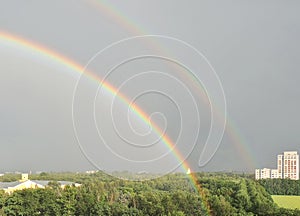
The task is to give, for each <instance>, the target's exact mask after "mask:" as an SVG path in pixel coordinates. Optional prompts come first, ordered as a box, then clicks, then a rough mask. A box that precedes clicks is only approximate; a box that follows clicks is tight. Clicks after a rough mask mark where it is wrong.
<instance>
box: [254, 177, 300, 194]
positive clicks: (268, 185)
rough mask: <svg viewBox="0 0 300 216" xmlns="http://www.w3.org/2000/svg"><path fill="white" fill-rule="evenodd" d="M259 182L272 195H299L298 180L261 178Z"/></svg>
mask: <svg viewBox="0 0 300 216" xmlns="http://www.w3.org/2000/svg"><path fill="white" fill-rule="evenodd" d="M259 183H260V184H261V185H262V186H263V187H264V188H265V189H266V191H267V192H268V193H269V194H272V195H296V196H300V180H297V181H295V180H290V179H262V180H259Z"/></svg>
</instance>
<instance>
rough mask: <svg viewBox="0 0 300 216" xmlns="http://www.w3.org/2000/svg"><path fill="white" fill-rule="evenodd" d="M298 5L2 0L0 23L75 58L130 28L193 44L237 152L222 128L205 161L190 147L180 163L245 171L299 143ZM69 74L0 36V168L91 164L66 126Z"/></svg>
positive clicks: (3, 28) (128, 33)
mask: <svg viewBox="0 0 300 216" xmlns="http://www.w3.org/2000/svg"><path fill="white" fill-rule="evenodd" d="M108 8H109V9H108ZM299 9H300V2H298V1H263V2H262V1H222V2H217V1H189V2H183V1H182V2H177V3H174V2H173V1H163V2H161V1H126V2H119V1H118V2H117V1H110V3H108V2H104V1H92V0H90V1H48V2H40V1H27V2H21V1H6V2H4V1H3V2H1V6H0V31H4V32H9V33H11V34H14V35H17V36H19V37H23V38H26V39H29V40H30V41H36V42H37V43H39V44H43V45H45V46H46V47H49V48H50V49H53V50H55V51H57V52H59V53H61V54H63V55H65V56H67V57H69V58H70V59H73V60H74V61H76V62H79V63H80V64H82V65H85V64H86V63H87V61H88V60H89V59H90V58H91V57H92V56H93V55H94V54H95V53H96V52H98V51H99V50H101V49H103V48H104V47H106V46H107V45H109V44H111V43H113V42H115V41H118V40H121V39H123V38H127V37H130V36H136V35H137V34H138V33H139V34H155V35H168V36H172V37H175V38H179V39H181V40H184V41H186V42H188V43H190V44H192V45H193V46H194V47H195V48H197V49H198V50H200V51H201V52H202V53H203V54H204V55H205V56H206V57H207V58H208V59H209V61H210V63H211V64H212V65H213V67H214V69H215V70H216V72H217V74H218V75H219V78H220V80H221V82H222V85H223V88H224V91H225V95H226V101H227V112H228V117H229V121H230V122H231V123H232V124H233V125H234V127H235V128H236V129H235V133H236V134H237V135H238V136H239V137H241V138H240V145H241V146H242V147H240V148H242V149H244V150H243V151H244V153H243V154H240V153H241V151H240V149H239V148H238V147H237V146H236V144H234V141H233V139H232V137H230V135H229V134H228V133H225V134H224V138H223V140H222V142H221V145H220V147H219V149H218V151H217V152H216V154H215V155H214V157H213V159H212V160H211V161H210V162H209V163H208V164H207V165H206V166H205V167H203V168H199V167H198V165H197V164H198V159H199V151H200V150H199V149H197V148H196V149H195V151H194V152H193V153H192V154H191V155H190V157H189V158H188V160H187V161H188V163H189V164H190V165H191V167H192V168H193V170H199V171H200V170H205V171H253V169H254V168H255V167H256V166H257V167H275V161H276V154H278V153H281V152H282V151H284V150H297V151H300V136H299V134H300V133H299V132H300V115H299V110H300V101H299V98H300V89H299V82H300V73H299V64H300V43H299V38H300V14H299ZM109 10H111V11H115V12H116V11H118V12H117V13H115V14H114V15H110V14H111V13H112V12H111V11H109ZM117 14H119V17H118V15H117ZM116 17H117V18H116ZM118 19H119V20H118ZM120 20H123V21H120ZM124 22H125V23H126V22H127V23H131V26H132V25H134V26H136V27H138V28H140V29H141V30H142V31H140V32H136V31H132V29H131V28H128V25H127V26H126V25H124ZM122 23H123V24H122ZM129 26H130V25H129ZM77 78H78V74H74V73H70V72H68V70H65V69H62V68H60V67H57V66H56V65H52V64H49V62H47V61H45V60H43V59H42V60H41V59H39V58H37V57H36V56H30V55H26V52H25V51H24V50H23V51H22V50H19V49H18V48H17V47H11V46H7V44H6V43H5V42H3V41H0V147H1V157H0V164H1V167H0V172H5V171H16V170H18V171H29V170H32V171H67V170H70V171H80V170H90V169H94V167H93V166H91V164H90V163H89V162H88V161H87V160H86V158H85V157H84V156H83V155H82V153H81V152H80V150H79V148H78V145H77V142H76V139H75V136H74V131H73V128H72V116H71V111H70V110H71V102H72V94H73V90H74V87H75V84H76V81H77ZM174 131H176V129H174ZM249 158H250V159H251V160H252V162H249V160H248V159H249Z"/></svg>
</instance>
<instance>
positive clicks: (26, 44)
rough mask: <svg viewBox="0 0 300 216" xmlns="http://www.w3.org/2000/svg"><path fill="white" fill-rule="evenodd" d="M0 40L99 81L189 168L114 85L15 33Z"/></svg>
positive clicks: (3, 34)
mask: <svg viewBox="0 0 300 216" xmlns="http://www.w3.org/2000/svg"><path fill="white" fill-rule="evenodd" d="M0 41H1V42H4V41H5V42H6V43H8V44H11V45H17V47H18V48H21V47H22V48H23V49H26V50H27V51H31V52H34V53H36V54H38V55H39V56H43V57H46V58H48V59H49V58H50V59H51V60H53V61H55V62H57V63H60V64H61V65H64V66H66V67H68V68H69V69H71V70H72V71H74V72H77V73H78V74H83V73H84V75H85V76H88V77H89V78H90V79H92V80H94V81H95V82H97V83H101V84H102V87H103V89H105V90H106V91H107V92H109V93H110V94H111V95H112V96H116V97H117V98H118V99H119V100H121V101H122V102H123V103H124V104H126V105H127V106H130V108H131V110H132V111H133V112H134V113H135V114H136V116H137V117H139V118H140V119H141V120H142V121H143V122H145V123H146V124H148V125H149V126H151V127H152V128H153V129H154V131H155V132H156V133H157V134H158V135H160V136H161V141H163V143H164V144H165V145H166V146H167V147H168V148H169V149H170V150H172V151H173V154H174V156H175V157H176V158H177V159H178V160H179V162H180V163H181V165H182V168H183V169H184V171H187V170H188V168H189V164H188V163H187V162H186V161H185V158H184V157H183V156H182V155H181V153H180V152H179V151H178V150H177V149H176V146H175V144H174V143H173V141H172V140H171V139H170V138H169V137H168V136H167V135H166V134H164V133H163V132H162V130H161V129H160V128H159V126H158V125H156V124H154V123H150V121H149V116H148V115H147V113H145V112H144V111H143V110H142V109H141V108H140V107H139V106H137V105H136V104H132V103H131V101H130V100H129V99H128V98H127V97H126V96H125V95H124V94H122V93H121V92H119V91H118V90H117V88H115V87H114V86H112V85H111V84H110V83H108V82H107V81H106V82H105V81H103V80H102V79H101V78H100V77H98V76H96V75H95V74H93V73H91V72H89V71H85V72H83V71H84V66H82V65H80V64H78V63H76V62H74V61H72V60H71V59H69V58H67V57H65V56H63V55H61V54H59V53H57V52H55V51H53V50H51V49H49V48H47V47H45V46H42V45H40V44H38V43H35V42H32V41H29V40H26V39H24V38H21V37H18V36H16V35H12V34H9V33H7V32H0Z"/></svg>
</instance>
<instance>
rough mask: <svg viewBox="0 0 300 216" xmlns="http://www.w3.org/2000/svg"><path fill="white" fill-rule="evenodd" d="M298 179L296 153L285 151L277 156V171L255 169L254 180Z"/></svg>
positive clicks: (297, 158)
mask: <svg viewBox="0 0 300 216" xmlns="http://www.w3.org/2000/svg"><path fill="white" fill-rule="evenodd" d="M268 178H272V179H275V178H284V179H286V178H288V179H293V180H298V179H299V155H298V153H297V151H285V152H283V154H280V155H277V169H268V168H264V169H256V170H255V179H256V180H258V179H268Z"/></svg>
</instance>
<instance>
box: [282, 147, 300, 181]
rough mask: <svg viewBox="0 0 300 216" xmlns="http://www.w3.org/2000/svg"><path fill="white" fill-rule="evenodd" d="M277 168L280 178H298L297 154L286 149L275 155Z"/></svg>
mask: <svg viewBox="0 0 300 216" xmlns="http://www.w3.org/2000/svg"><path fill="white" fill-rule="evenodd" d="M277 168H278V173H280V174H281V175H280V176H281V178H289V179H293V180H298V179H299V155H298V153H297V152H296V151H286V152H283V154H281V155H278V156H277Z"/></svg>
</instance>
